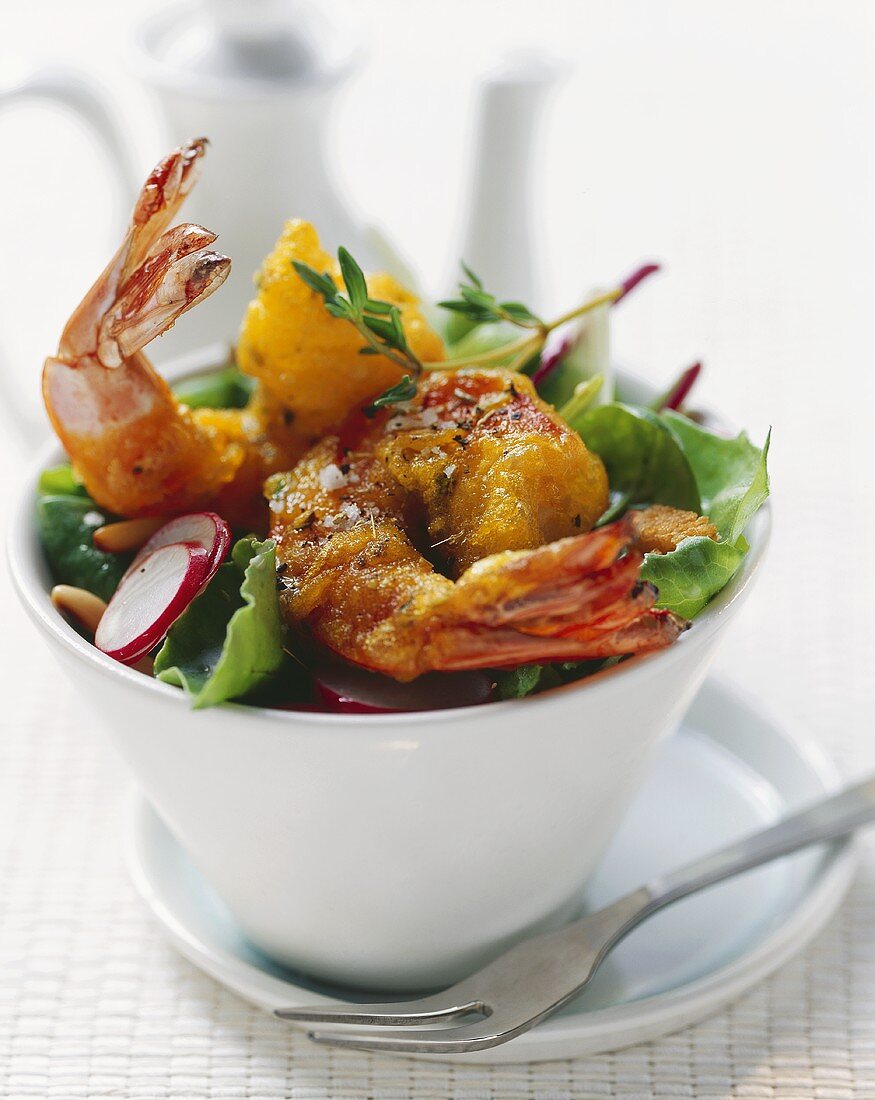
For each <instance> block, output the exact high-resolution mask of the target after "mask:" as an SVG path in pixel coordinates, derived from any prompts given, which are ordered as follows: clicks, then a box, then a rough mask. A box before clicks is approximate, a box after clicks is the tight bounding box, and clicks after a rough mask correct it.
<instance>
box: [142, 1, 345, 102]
mask: <svg viewBox="0 0 875 1100" xmlns="http://www.w3.org/2000/svg"><path fill="white" fill-rule="evenodd" d="M331 9H332V5H330V4H327V3H325V2H324V0H323V2H320V3H318V4H317V3H314V2H312V0H181V2H179V3H175V4H171V5H170V6H169V7H167V8H164V9H162V10H161V11H159V12H156V13H155V14H153V15H152V16H150V17H149V18H147V19H146V20H145V22H144V23H142V24H141V26H140V28H139V30H138V33H137V35H136V46H137V52H138V54H139V60H140V62H141V64H142V65H143V67H144V68H145V69H146V70H147V75H148V76H149V77H150V78H151V79H153V80H154V81H156V82H158V83H161V84H164V85H168V84H169V85H175V86H178V87H186V88H188V89H189V90H191V91H197V92H200V93H202V94H205V95H213V96H215V95H218V96H220V97H226V96H228V97H235V98H237V97H240V96H247V95H256V96H258V95H265V94H268V95H269V94H272V93H277V92H288V91H290V90H292V88H293V87H294V86H298V87H312V86H314V85H330V84H335V83H337V82H339V81H340V80H342V79H343V78H344V77H345V76H347V75H348V73H349V72H350V70H351V69H352V68H353V66H354V65H355V63H356V62H357V60H358V59H359V57H360V55H361V52H362V51H361V43H360V39H359V36H358V34H357V33H356V31H355V29H354V28H353V27H352V25H351V23H352V20H351V17H350V16H349V13H348V12H342V17H341V14H338V13H337V12H336V11H334V12H333V11H332V10H331Z"/></svg>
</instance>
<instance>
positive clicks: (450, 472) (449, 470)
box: [444, 462, 456, 477]
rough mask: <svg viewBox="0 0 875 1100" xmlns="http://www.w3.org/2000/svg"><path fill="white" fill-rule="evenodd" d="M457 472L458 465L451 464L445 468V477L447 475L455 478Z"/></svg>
mask: <svg viewBox="0 0 875 1100" xmlns="http://www.w3.org/2000/svg"><path fill="white" fill-rule="evenodd" d="M455 472H456V464H455V462H451V463H450V464H449V466H444V474H445V475H446V476H447V477H452V476H453V474H454V473H455Z"/></svg>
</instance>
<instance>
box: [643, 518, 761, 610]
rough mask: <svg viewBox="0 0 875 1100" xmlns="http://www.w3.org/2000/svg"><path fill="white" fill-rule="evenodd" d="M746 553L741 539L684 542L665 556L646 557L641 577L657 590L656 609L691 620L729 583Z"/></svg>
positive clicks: (652, 555)
mask: <svg viewBox="0 0 875 1100" xmlns="http://www.w3.org/2000/svg"><path fill="white" fill-rule="evenodd" d="M746 550H747V543H746V542H745V541H744V539H743V538H740V539H738V541H737V542H734V543H732V542H723V541H720V542H715V541H714V540H713V539H709V538H704V537H703V536H698V537H696V538H689V539H684V541H683V542H682V543H681V544H680V545H679V546H678V548H677V549H676V550H672V551H671V552H670V553H668V554H647V555H645V558H644V564H643V565H642V567H641V577H642V579H643V580H646V581H650V582H651V583H652V584H655V585H656V587H657V588H658V589H659V599H658V600H657V604H656V606H657V607H667V608H668V609H669V610H670V611H675V612H677V614H678V615H682V616H683V617H684V618H685V619H692V618H693V616H694V615H698V613H699V612H700V611H701V610H702V608H703V607H705V605H706V604H707V603H708V602H709V600H711V599H713V597H714V596H715V595H716V594H717V593H718V592H719V591H720V590H721V589H722V588H724V587H725V586H726V585H727V584H728V583H729V581H730V580H731V579H732V577H733V576H734V575H735V573H736V572H737V570H738V568H739V566H740V565H741V563H742V561H743V559H744V555H745V552H746Z"/></svg>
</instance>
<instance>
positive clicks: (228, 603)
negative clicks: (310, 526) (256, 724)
mask: <svg viewBox="0 0 875 1100" xmlns="http://www.w3.org/2000/svg"><path fill="white" fill-rule="evenodd" d="M282 663H283V645H282V620H281V618H280V608H279V600H278V598H277V591H276V550H275V543H274V542H273V540H272V539H267V540H266V541H265V542H258V541H256V539H255V538H254V537H253V536H251V535H250V536H247V537H246V538H243V539H240V540H239V541H238V542H237V543H236V544H235V545H234V549H233V550H232V551H231V560H230V561H228V562H226V563H225V564H224V565H222V566H220V568H219V570H218V572H217V573H216V575H215V576H214V577H213V579H212V580H211V581H210V583H209V585H208V586H207V588H206V589H205V591H204V592H202V593H201V594H200V595H199V596H198V597H197V598H196V599H195V600H193V601H192V602H191V603H190V604H189V606H188V608H187V609H186V610H185V611H184V612H183V614H182V615H181V616H180V618H179V619H177V621H176V622H175V623H174V624H173V626H172V627H171V628H170V632H169V633H168V635H167V638H166V640H165V642H164V645H163V646H162V647H161V649H160V650H159V652H158V656H157V657H156V658H155V675H156V676H157V677H158V679H159V680H163V681H164V682H165V683H168V684H175V685H176V686H177V687H181V688H184V689H185V690H186V691H187V692H188V693H189V695H191V697H192V702H193V705H194V707H195V708H199V707H209V706H214V705H215V704H217V703H223V702H225V701H226V700H228V699H239V698H241V697H242V696H244V695H248V694H249V693H251V692H253V691H255V690H256V689H257V688H259V687H261V686H263V685H264V684H265V682H266V681H267V680H269V679H270V677H271V676H272V675H273V674H274V673H275V672H276V671H277V670H278V669H279V667H280V666H281V664H282Z"/></svg>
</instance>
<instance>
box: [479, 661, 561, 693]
mask: <svg viewBox="0 0 875 1100" xmlns="http://www.w3.org/2000/svg"><path fill="white" fill-rule="evenodd" d="M494 675H495V686H496V690H497V693H498V697H499V699H522V698H523V697H524V696H526V695H531V694H532V693H533V692H536V691H544V690H545V689H546V688H548V687H556V686H558V685H559V684H561V683H562V680H561V679H560V677H559V675H558V674H557V672H556V671H555V670H554V668H553V666H552V665H518V666H517V667H516V668H500V669H497V670H496V672H495V674H494Z"/></svg>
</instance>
